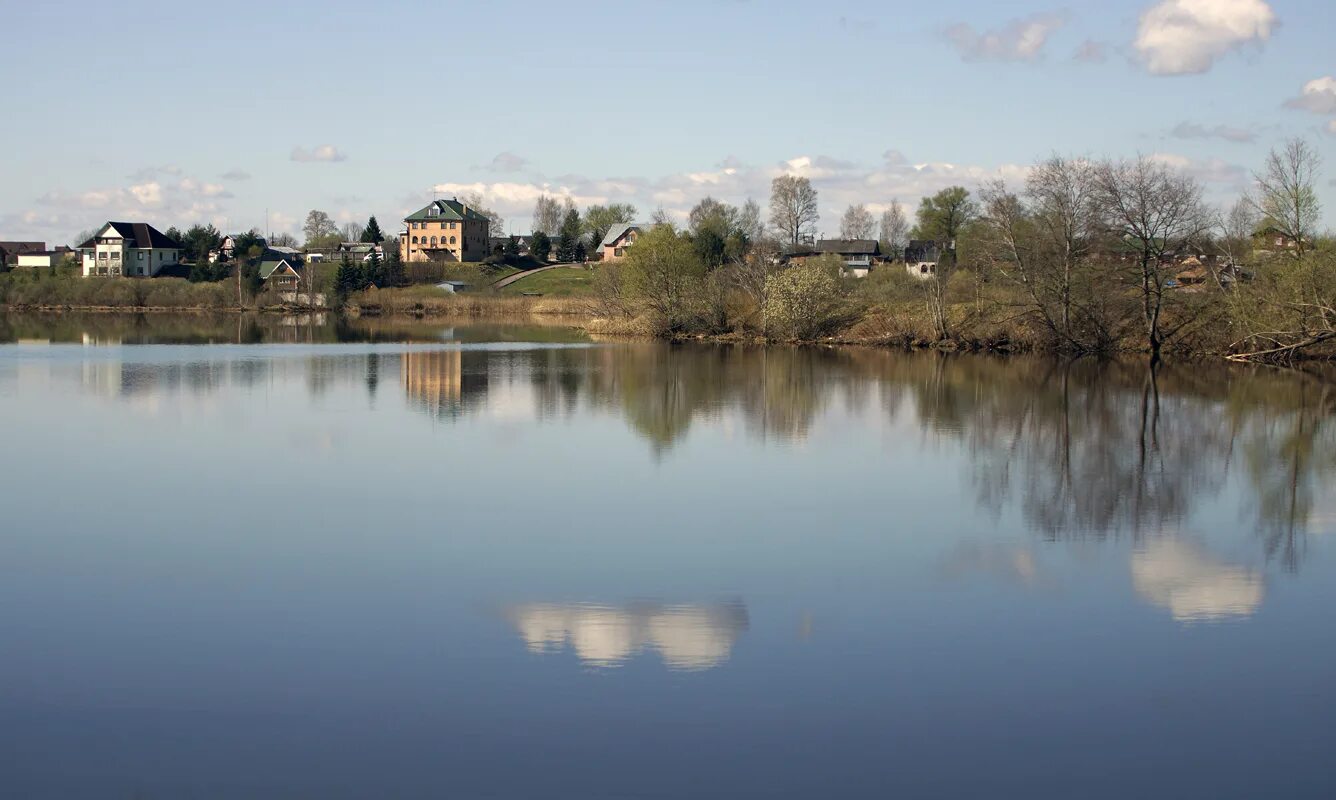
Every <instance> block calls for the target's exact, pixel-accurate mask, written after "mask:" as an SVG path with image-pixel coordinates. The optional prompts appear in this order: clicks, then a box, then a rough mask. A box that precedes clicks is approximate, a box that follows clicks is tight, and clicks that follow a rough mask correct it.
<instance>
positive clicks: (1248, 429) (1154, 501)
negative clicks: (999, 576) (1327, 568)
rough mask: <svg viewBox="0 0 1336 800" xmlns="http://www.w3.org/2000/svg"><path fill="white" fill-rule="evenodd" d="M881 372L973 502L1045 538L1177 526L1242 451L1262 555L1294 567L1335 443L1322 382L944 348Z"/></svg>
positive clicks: (1213, 491)
mask: <svg viewBox="0 0 1336 800" xmlns="http://www.w3.org/2000/svg"><path fill="white" fill-rule="evenodd" d="M894 370H895V371H896V372H898V373H900V375H899V378H900V379H904V380H906V381H907V382H908V383H909V385H910V386H911V391H912V393H913V397H914V400H915V403H916V406H917V410H918V414H919V418H920V420H921V421H922V423H923V424H924V426H925V427H926V428H927V429H929V430H931V431H933V432H935V433H936V434H938V435H941V436H946V437H949V438H956V437H958V438H959V439H960V440H962V441H963V442H965V443H966V444H967V445H968V447H969V449H970V452H971V454H972V456H973V458H972V461H971V469H972V470H973V475H972V479H973V482H974V484H975V486H976V488H977V491H978V496H979V500H980V502H981V503H982V504H983V505H985V506H986V507H990V508H992V509H994V510H995V511H996V512H1000V511H1001V509H1002V508H1003V507H1004V506H1005V505H1006V504H1007V503H1008V502H1009V501H1011V500H1012V499H1013V498H1014V499H1015V500H1017V502H1019V504H1020V509H1021V511H1022V513H1023V515H1024V516H1025V518H1026V519H1027V520H1028V521H1029V522H1030V524H1032V525H1033V526H1034V527H1035V528H1037V529H1038V530H1040V531H1042V532H1043V533H1044V534H1045V535H1046V536H1048V537H1051V538H1057V537H1072V536H1084V535H1094V536H1097V537H1104V536H1107V535H1111V534H1118V533H1121V532H1128V533H1131V534H1132V535H1133V536H1141V535H1142V534H1144V533H1148V532H1158V531H1164V530H1174V529H1177V528H1178V526H1179V524H1180V523H1181V522H1182V521H1183V520H1184V519H1185V518H1186V517H1187V515H1188V514H1189V513H1191V512H1192V511H1193V510H1194V508H1195V507H1197V506H1199V504H1200V503H1201V502H1202V501H1203V500H1206V499H1208V498H1211V497H1214V496H1218V495H1219V494H1220V493H1221V491H1222V490H1223V489H1224V487H1225V485H1226V481H1227V479H1228V478H1229V472H1230V468H1231V466H1232V465H1233V463H1234V462H1235V461H1236V460H1237V456H1238V455H1239V454H1240V453H1242V454H1243V456H1244V457H1245V468H1246V472H1247V477H1248V479H1249V481H1250V483H1251V485H1252V488H1253V492H1254V494H1255V497H1256V502H1257V513H1258V522H1259V526H1260V528H1261V530H1262V533H1263V535H1264V536H1265V537H1266V542H1267V544H1266V549H1267V552H1268V554H1271V555H1279V556H1280V557H1281V558H1282V560H1283V562H1284V563H1285V564H1286V566H1287V567H1290V568H1293V567H1295V566H1296V565H1297V562H1298V559H1299V558H1300V557H1301V555H1302V534H1303V531H1304V529H1305V526H1306V525H1307V523H1308V520H1309V518H1310V516H1311V514H1312V508H1313V501H1314V495H1315V493H1316V492H1317V491H1318V489H1319V487H1320V485H1321V484H1320V481H1321V474H1322V470H1323V469H1325V468H1329V467H1330V465H1331V462H1332V458H1333V454H1334V453H1336V442H1333V434H1332V431H1331V425H1330V420H1331V418H1332V413H1333V410H1336V403H1334V402H1333V392H1332V390H1331V388H1330V387H1329V386H1316V387H1315V384H1314V382H1313V381H1312V380H1310V379H1306V378H1299V377H1296V376H1294V375H1289V374H1272V373H1259V372H1254V371H1250V370H1242V369H1225V368H1216V367H1212V368H1208V369H1203V368H1201V367H1187V366H1184V367H1175V368H1167V367H1166V368H1161V369H1158V370H1155V371H1152V370H1151V369H1150V368H1149V367H1147V366H1145V365H1142V364H1127V363H1099V362H1094V361H1076V362H1069V363H1061V362H1052V361H1043V360H1030V359H1013V360H1006V361H1002V360H994V359H986V358H952V357H939V358H935V359H934V358H928V359H923V360H922V361H921V362H919V363H917V364H905V365H897V366H896V367H894ZM891 379H892V380H895V379H896V378H891Z"/></svg>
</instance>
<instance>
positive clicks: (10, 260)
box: [0, 242, 46, 267]
mask: <svg viewBox="0 0 1336 800" xmlns="http://www.w3.org/2000/svg"><path fill="white" fill-rule="evenodd" d="M44 252H46V242H0V264H6V265H9V266H11V267H12V266H17V265H18V261H19V256H21V255H25V254H30V253H44Z"/></svg>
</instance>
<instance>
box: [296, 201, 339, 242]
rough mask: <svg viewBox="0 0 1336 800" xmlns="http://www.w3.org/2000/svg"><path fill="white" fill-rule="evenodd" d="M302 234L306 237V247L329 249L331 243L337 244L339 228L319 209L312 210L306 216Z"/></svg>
mask: <svg viewBox="0 0 1336 800" xmlns="http://www.w3.org/2000/svg"><path fill="white" fill-rule="evenodd" d="M302 233H304V234H305V235H306V246H307V247H329V246H330V245H331V243H336V242H337V240H338V236H339V228H338V226H337V225H335V224H334V220H332V219H330V217H329V215H328V214H326V213H325V212H323V211H320V210H319V209H312V210H311V212H310V213H309V214H307V215H306V222H305V223H304V224H303V225H302Z"/></svg>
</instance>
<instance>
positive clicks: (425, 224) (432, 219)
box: [399, 198, 490, 263]
mask: <svg viewBox="0 0 1336 800" xmlns="http://www.w3.org/2000/svg"><path fill="white" fill-rule="evenodd" d="M489 224H490V221H489V220H488V219H487V217H486V216H485V215H483V214H481V213H479V212H478V211H477V210H476V209H472V208H469V207H468V205H466V204H465V203H461V202H459V201H458V200H456V199H454V198H451V199H449V200H433V201H432V202H431V204H430V205H428V206H427V207H426V208H422V209H419V210H418V211H416V212H414V213H412V214H409V215H408V216H407V217H404V231H403V233H401V234H399V257H400V258H401V259H403V261H404V263H409V262H413V261H482V260H483V259H484V258H486V257H487V256H488V244H489V241H490V239H489V236H490V234H489V231H488V225H489Z"/></svg>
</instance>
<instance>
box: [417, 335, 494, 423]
mask: <svg viewBox="0 0 1336 800" xmlns="http://www.w3.org/2000/svg"><path fill="white" fill-rule="evenodd" d="M399 380H400V382H401V383H402V384H403V387H404V393H405V394H406V395H408V401H409V403H410V404H411V405H413V406H415V407H417V408H420V409H421V410H423V411H426V412H427V413H429V414H431V415H433V416H437V417H457V416H459V415H460V414H462V413H464V412H465V411H467V410H469V409H470V408H473V407H476V406H478V405H481V404H482V402H483V401H484V400H485V399H486V398H487V353H486V352H484V351H478V350H434V351H428V352H410V353H404V355H403V361H402V362H401V364H400V367H399Z"/></svg>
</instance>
